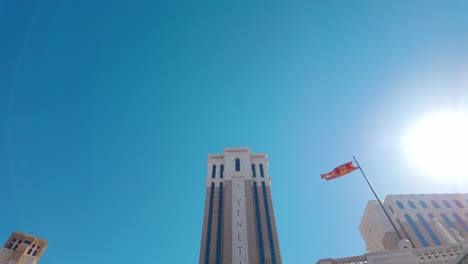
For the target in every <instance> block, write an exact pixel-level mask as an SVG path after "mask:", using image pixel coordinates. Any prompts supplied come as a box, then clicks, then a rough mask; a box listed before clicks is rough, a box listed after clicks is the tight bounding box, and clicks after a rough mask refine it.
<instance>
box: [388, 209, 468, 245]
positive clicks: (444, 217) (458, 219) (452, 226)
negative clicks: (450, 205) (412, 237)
mask: <svg viewBox="0 0 468 264" xmlns="http://www.w3.org/2000/svg"><path fill="white" fill-rule="evenodd" d="M428 216H429V219H431V220H432V219H434V217H435V216H434V215H433V214H429V215H428ZM440 216H441V217H442V220H443V222H445V223H446V224H447V226H448V227H449V229H450V230H452V231H454V232H456V233H457V234H458V235H459V236H460V237H462V238H463V235H462V234H461V233H460V232H459V231H458V229H457V227H456V225H455V224H454V223H453V222H452V220H451V219H450V218H449V217H448V216H447V215H446V214H440ZM404 217H405V219H406V221H407V222H408V223H409V225H410V226H411V229H412V230H413V231H414V233H415V234H416V236H417V238H418V240H419V241H420V242H421V245H422V246H423V247H428V246H429V243H428V242H427V240H426V239H425V237H424V236H423V234H422V233H421V230H420V229H419V227H418V226H417V225H416V223H415V222H414V220H413V218H412V217H411V216H410V215H408V214H405V215H404ZM416 217H417V218H418V220H419V222H421V224H422V225H423V227H424V229H425V230H426V232H427V233H428V234H429V236H430V237H431V239H432V240H433V241H434V243H435V244H436V245H441V242H440V240H439V238H438V237H437V235H436V234H435V233H434V231H433V230H432V228H431V225H429V223H428V222H427V221H426V219H425V218H424V217H423V216H422V215H421V214H417V215H416ZM453 217H454V219H455V221H456V222H457V223H458V224H459V225H460V226H461V227H462V228H463V230H464V231H465V232H466V233H468V225H467V224H466V223H465V222H464V221H463V219H462V218H461V217H460V216H459V215H458V214H457V213H453ZM396 220H397V222H398V224H399V225H400V228H401V229H402V230H403V232H404V233H405V236H406V237H409V236H408V233H407V232H406V230H405V229H404V227H403V225H402V224H401V222H400V220H399V219H398V218H397V219H396Z"/></svg>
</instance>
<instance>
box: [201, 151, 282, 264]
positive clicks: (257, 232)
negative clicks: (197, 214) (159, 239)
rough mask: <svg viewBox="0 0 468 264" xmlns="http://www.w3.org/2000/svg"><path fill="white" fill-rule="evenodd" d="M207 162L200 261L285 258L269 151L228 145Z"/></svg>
mask: <svg viewBox="0 0 468 264" xmlns="http://www.w3.org/2000/svg"><path fill="white" fill-rule="evenodd" d="M207 167H208V176H207V179H206V202H205V215H204V221H203V233H202V240H201V247H200V264H211V263H213V264H220V263H224V264H257V263H260V264H266V263H268V264H270V263H278V264H280V263H282V261H281V254H280V248H279V243H278V235H277V233H276V224H275V217H274V211H273V203H272V199H271V192H270V186H271V179H270V176H269V174H268V157H267V155H266V154H264V153H251V152H250V148H226V149H224V154H211V155H208V162H207Z"/></svg>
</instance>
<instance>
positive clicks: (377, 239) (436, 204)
mask: <svg viewBox="0 0 468 264" xmlns="http://www.w3.org/2000/svg"><path fill="white" fill-rule="evenodd" d="M383 204H384V207H385V209H386V210H387V212H388V214H389V215H390V217H391V219H392V221H393V223H394V224H395V226H396V228H397V230H398V232H399V234H400V236H401V237H402V238H403V239H408V240H410V242H411V243H412V244H413V245H414V247H415V248H424V247H433V246H441V245H450V244H456V243H463V242H465V239H467V238H468V194H421V195H389V196H387V197H386V198H385V201H384V203H383ZM359 229H360V231H361V234H362V237H363V238H364V241H365V243H366V246H367V251H368V252H376V251H384V250H391V249H397V248H398V242H399V240H400V239H399V238H398V236H397V234H396V232H395V231H394V229H393V228H392V226H391V224H390V222H389V220H388V219H387V217H386V216H385V214H384V212H383V210H382V208H381V207H380V205H379V204H378V202H377V201H369V203H368V205H367V207H366V210H365V212H364V215H363V218H362V220H361V223H360V225H359Z"/></svg>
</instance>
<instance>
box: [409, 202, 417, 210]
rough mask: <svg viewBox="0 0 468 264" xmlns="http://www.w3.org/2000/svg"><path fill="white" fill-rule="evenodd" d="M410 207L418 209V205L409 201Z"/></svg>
mask: <svg viewBox="0 0 468 264" xmlns="http://www.w3.org/2000/svg"><path fill="white" fill-rule="evenodd" d="M408 205H409V207H411V208H413V209H416V205H415V204H414V203H413V201H408Z"/></svg>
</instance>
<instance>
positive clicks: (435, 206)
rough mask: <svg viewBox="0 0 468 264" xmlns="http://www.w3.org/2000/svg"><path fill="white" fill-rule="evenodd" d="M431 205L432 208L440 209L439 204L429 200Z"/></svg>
mask: <svg viewBox="0 0 468 264" xmlns="http://www.w3.org/2000/svg"><path fill="white" fill-rule="evenodd" d="M431 204H432V206H434V208H440V206H439V204H438V203H437V202H436V201H434V200H431Z"/></svg>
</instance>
